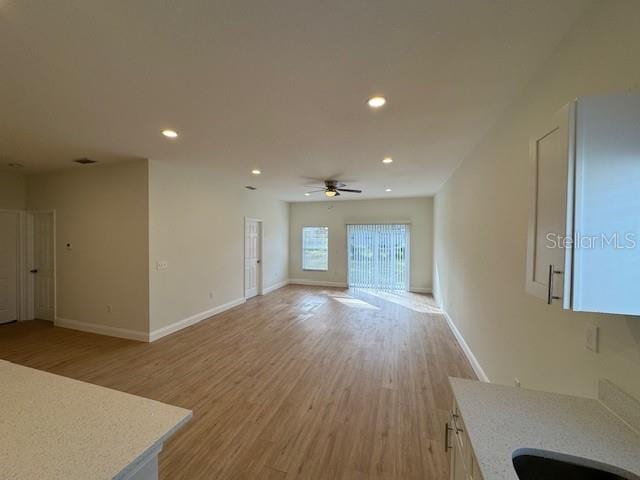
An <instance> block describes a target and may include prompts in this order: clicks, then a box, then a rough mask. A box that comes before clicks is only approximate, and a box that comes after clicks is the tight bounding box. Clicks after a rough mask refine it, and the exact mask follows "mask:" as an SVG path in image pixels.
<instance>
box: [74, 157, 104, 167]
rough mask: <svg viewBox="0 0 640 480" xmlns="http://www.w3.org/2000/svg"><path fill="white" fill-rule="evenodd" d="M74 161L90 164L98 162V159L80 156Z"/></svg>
mask: <svg viewBox="0 0 640 480" xmlns="http://www.w3.org/2000/svg"><path fill="white" fill-rule="evenodd" d="M74 162H76V163H79V164H80V165H90V164H92V163H98V162H97V161H96V160H91V159H90V158H78V159H76V160H74Z"/></svg>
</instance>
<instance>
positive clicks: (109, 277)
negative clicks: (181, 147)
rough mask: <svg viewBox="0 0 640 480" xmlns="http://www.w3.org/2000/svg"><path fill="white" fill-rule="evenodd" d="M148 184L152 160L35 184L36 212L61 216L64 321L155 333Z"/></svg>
mask: <svg viewBox="0 0 640 480" xmlns="http://www.w3.org/2000/svg"><path fill="white" fill-rule="evenodd" d="M147 180H148V175H147V162H146V160H144V161H143V160H140V161H133V162H126V163H125V162H123V163H118V164H113V165H90V166H82V167H74V168H69V169H65V170H59V171H56V172H53V173H47V174H41V175H32V176H29V177H28V205H27V206H28V208H29V209H34V210H50V209H53V210H55V211H56V261H57V316H58V317H61V318H63V319H67V320H75V321H79V322H85V323H90V324H97V325H102V326H107V327H115V328H121V329H126V330H132V331H136V332H142V333H146V332H147V331H148V324H149V307H148V302H149V288H148V286H149V249H148V220H147V219H148V183H147ZM68 242H70V243H72V244H73V249H72V250H71V251H68V250H67V249H66V248H65V245H66V243H68ZM107 305H111V306H112V311H111V312H108V310H107Z"/></svg>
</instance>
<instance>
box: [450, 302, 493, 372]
mask: <svg viewBox="0 0 640 480" xmlns="http://www.w3.org/2000/svg"><path fill="white" fill-rule="evenodd" d="M442 315H444V318H445V319H446V320H447V323H448V324H449V328H450V329H451V331H452V332H453V335H454V336H455V337H456V340H458V343H459V344H460V347H462V351H463V352H464V354H465V356H466V357H467V359H468V360H469V363H470V364H471V368H473V371H474V372H476V375H477V376H478V379H479V380H481V381H483V382H489V381H490V380H489V377H488V376H487V374H486V373H484V370H483V369H482V366H481V365H480V362H478V359H477V358H476V356H475V355H474V354H473V352H472V351H471V348H469V345H468V344H467V342H466V341H465V339H464V337H463V336H462V333H460V330H458V327H456V325H455V323H453V320H452V318H451V317H450V316H449V314H448V313H447V312H445V311H444V310H442Z"/></svg>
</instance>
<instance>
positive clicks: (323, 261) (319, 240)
mask: <svg viewBox="0 0 640 480" xmlns="http://www.w3.org/2000/svg"><path fill="white" fill-rule="evenodd" d="M302 269H303V270H320V271H326V270H328V269H329V227H303V228H302Z"/></svg>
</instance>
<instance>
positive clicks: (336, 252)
mask: <svg viewBox="0 0 640 480" xmlns="http://www.w3.org/2000/svg"><path fill="white" fill-rule="evenodd" d="M290 212H291V218H290V220H291V222H290V237H289V244H290V257H289V278H290V279H292V280H306V281H311V282H314V281H317V282H330V283H336V284H346V282H347V239H346V233H347V229H346V224H347V223H385V222H394V221H397V222H398V223H402V222H409V223H411V258H410V260H411V265H410V270H411V282H410V286H411V288H412V289H416V290H430V289H431V277H432V259H433V243H432V241H433V198H428V197H423V198H399V199H389V200H341V201H332V202H326V201H325V202H304V203H292V204H291V206H290ZM304 226H328V227H329V270H328V271H327V272H308V271H307V272H305V271H303V270H302V227H304Z"/></svg>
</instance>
